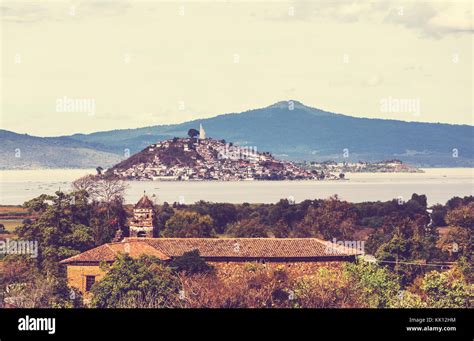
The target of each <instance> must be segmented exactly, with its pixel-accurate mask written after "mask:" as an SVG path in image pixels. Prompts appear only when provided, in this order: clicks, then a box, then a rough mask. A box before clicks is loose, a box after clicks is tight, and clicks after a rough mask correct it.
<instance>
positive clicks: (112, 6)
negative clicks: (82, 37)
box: [0, 0, 131, 24]
mask: <svg viewBox="0 0 474 341" xmlns="http://www.w3.org/2000/svg"><path fill="white" fill-rule="evenodd" d="M130 6H131V5H130V2H129V1H127V0H115V1H110V0H108V1H107V0H106V1H104V0H99V1H90V0H89V1H82V2H71V3H69V2H55V1H51V2H47V1H45V2H41V3H30V2H23V3H17V2H13V1H4V2H3V5H2V6H0V17H1V19H2V21H4V22H11V23H17V24H23V23H39V22H47V21H65V20H70V17H71V16H74V17H75V18H77V19H81V18H87V17H91V16H95V15H100V16H113V15H119V14H122V13H124V12H125V11H126V10H127V9H128V8H129V7H130Z"/></svg>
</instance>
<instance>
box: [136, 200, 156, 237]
mask: <svg viewBox="0 0 474 341" xmlns="http://www.w3.org/2000/svg"><path fill="white" fill-rule="evenodd" d="M155 215H156V212H155V206H154V205H153V202H152V201H151V200H150V199H149V198H148V197H147V196H146V194H143V196H142V197H141V199H140V200H139V201H138V202H137V204H136V205H135V207H134V208H133V218H132V220H131V221H130V237H147V238H153V231H154V229H155V227H156V226H155V221H156V220H155Z"/></svg>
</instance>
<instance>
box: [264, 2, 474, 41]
mask: <svg viewBox="0 0 474 341" xmlns="http://www.w3.org/2000/svg"><path fill="white" fill-rule="evenodd" d="M289 6H290V8H292V15H289V13H285V14H283V15H282V14H281V12H280V13H279V14H274V16H273V17H270V18H269V19H271V20H284V21H288V22H291V21H295V20H304V21H309V20H318V19H321V18H324V19H332V20H335V21H338V22H341V23H353V22H371V23H374V24H380V23H385V24H392V25H401V26H403V27H405V28H407V29H411V30H415V31H417V32H418V33H419V34H420V35H421V36H422V37H431V38H441V37H443V36H445V35H449V34H456V33H473V32H474V30H473V11H472V5H471V2H470V1H453V2H441V1H430V2H427V1H422V2H421V1H417V0H408V1H402V2H399V1H391V0H390V1H373V2H372V1H368V0H367V1H366V0H364V1H335V2H330V1H323V2H309V1H306V0H295V1H292V2H291V3H290V5H289Z"/></svg>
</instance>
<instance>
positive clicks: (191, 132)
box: [188, 128, 199, 138]
mask: <svg viewBox="0 0 474 341" xmlns="http://www.w3.org/2000/svg"><path fill="white" fill-rule="evenodd" d="M198 135H199V131H197V130H196V129H194V128H191V129H189V130H188V136H189V137H190V138H195V137H196V136H198Z"/></svg>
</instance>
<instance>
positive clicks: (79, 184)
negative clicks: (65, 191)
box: [72, 174, 98, 196]
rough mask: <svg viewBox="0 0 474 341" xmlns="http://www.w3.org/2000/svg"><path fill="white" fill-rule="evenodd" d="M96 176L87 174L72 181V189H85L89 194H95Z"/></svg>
mask: <svg viewBox="0 0 474 341" xmlns="http://www.w3.org/2000/svg"><path fill="white" fill-rule="evenodd" d="M97 180H98V178H97V176H95V175H92V174H88V175H85V176H83V177H81V178H79V179H76V180H74V181H73V182H72V188H73V190H74V191H85V192H87V193H89V195H91V196H93V195H94V194H95V187H96V184H97Z"/></svg>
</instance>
